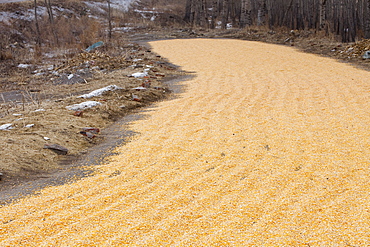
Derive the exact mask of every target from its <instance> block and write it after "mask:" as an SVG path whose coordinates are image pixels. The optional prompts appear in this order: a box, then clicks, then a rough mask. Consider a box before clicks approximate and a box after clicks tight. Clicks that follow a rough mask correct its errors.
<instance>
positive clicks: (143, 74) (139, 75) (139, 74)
mask: <svg viewBox="0 0 370 247" xmlns="http://www.w3.org/2000/svg"><path fill="white" fill-rule="evenodd" d="M131 76H133V77H135V78H143V77H145V76H148V73H146V72H143V73H141V72H136V73H133V74H132V75H131Z"/></svg>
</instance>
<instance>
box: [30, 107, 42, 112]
mask: <svg viewBox="0 0 370 247" xmlns="http://www.w3.org/2000/svg"><path fill="white" fill-rule="evenodd" d="M39 111H45V109H42V108H41V109H37V110H34V111H33V112H39Z"/></svg>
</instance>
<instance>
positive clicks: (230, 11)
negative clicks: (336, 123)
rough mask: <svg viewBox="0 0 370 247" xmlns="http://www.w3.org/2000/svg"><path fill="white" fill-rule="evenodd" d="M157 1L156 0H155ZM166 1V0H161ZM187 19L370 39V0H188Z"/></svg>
mask: <svg viewBox="0 0 370 247" xmlns="http://www.w3.org/2000/svg"><path fill="white" fill-rule="evenodd" d="M152 1H155V0H152ZM162 1H163V0H162ZM172 2H184V5H185V6H184V8H185V16H184V20H185V21H186V22H188V23H189V24H190V25H192V26H200V27H205V28H211V29H212V28H215V27H216V26H217V25H218V24H220V27H221V28H223V29H225V28H227V24H228V23H231V24H232V26H233V27H239V28H245V27H247V26H266V27H268V28H270V29H273V28H277V27H287V28H289V29H292V30H301V29H314V30H317V31H321V32H323V33H325V34H327V35H329V34H334V35H336V37H338V39H340V41H342V42H353V41H355V40H356V39H358V38H370V0H186V1H182V0H181V1H176V0H172Z"/></svg>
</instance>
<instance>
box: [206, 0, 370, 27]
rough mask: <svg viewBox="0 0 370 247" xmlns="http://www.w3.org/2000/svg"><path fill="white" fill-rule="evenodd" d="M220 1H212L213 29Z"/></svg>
mask: <svg viewBox="0 0 370 247" xmlns="http://www.w3.org/2000/svg"><path fill="white" fill-rule="evenodd" d="M369 1H370V0H369ZM218 7H219V6H218V1H217V0H213V1H212V16H211V26H210V27H211V29H215V27H216V20H217V17H218Z"/></svg>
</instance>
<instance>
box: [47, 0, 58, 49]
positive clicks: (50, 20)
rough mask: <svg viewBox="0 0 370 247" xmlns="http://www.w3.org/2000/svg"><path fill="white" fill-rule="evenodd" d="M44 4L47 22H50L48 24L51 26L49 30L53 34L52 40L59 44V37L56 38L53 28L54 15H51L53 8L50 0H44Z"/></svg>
mask: <svg viewBox="0 0 370 247" xmlns="http://www.w3.org/2000/svg"><path fill="white" fill-rule="evenodd" d="M45 6H46V10H47V12H48V16H49V22H50V26H51V31H52V33H53V36H54V41H55V43H56V44H57V45H59V39H58V34H57V33H56V30H55V23H54V15H53V9H52V7H51V2H50V0H45Z"/></svg>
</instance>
